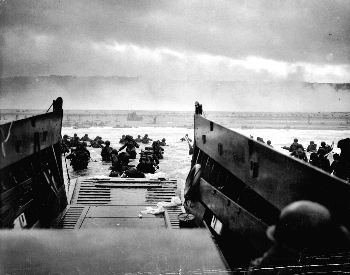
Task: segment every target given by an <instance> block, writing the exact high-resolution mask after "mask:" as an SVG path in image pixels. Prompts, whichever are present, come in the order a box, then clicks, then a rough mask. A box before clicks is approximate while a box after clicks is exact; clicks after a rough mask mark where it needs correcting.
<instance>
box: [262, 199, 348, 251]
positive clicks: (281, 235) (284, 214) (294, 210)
mask: <svg viewBox="0 0 350 275" xmlns="http://www.w3.org/2000/svg"><path fill="white" fill-rule="evenodd" d="M266 233H267V237H268V238H269V239H270V240H272V241H273V242H275V243H276V244H279V245H282V246H286V247H288V248H289V249H292V250H293V251H296V252H300V251H302V250H303V251H304V250H305V249H307V250H308V251H314V252H317V253H320V252H321V251H322V250H323V251H325V250H326V251H329V249H330V248H331V247H334V245H335V246H340V245H346V246H347V245H349V238H348V236H347V232H344V229H343V228H342V227H340V226H339V225H337V224H336V223H335V222H334V221H333V220H332V218H331V213H330V211H329V210H328V209H327V208H326V207H324V206H323V205H321V204H319V203H316V202H311V201H296V202H293V203H291V204H289V205H287V206H286V207H285V208H284V209H282V211H281V214H280V216H279V219H278V221H277V223H276V224H275V225H273V226H270V227H269V228H268V229H267V232H266ZM342 242H344V243H343V244H342Z"/></svg>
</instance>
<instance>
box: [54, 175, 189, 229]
mask: <svg viewBox="0 0 350 275" xmlns="http://www.w3.org/2000/svg"><path fill="white" fill-rule="evenodd" d="M179 193H180V186H179V185H178V181H177V180H158V179H157V180H150V179H130V178H107V177H106V178H79V179H77V182H76V184H75V188H74V191H73V194H72V198H71V204H70V205H69V206H68V207H67V209H66V212H65V213H64V215H63V216H62V218H61V219H60V220H59V222H58V223H57V224H56V225H55V226H54V227H55V228H59V229H83V228H91V227H93V228H98V227H103V228H104V227H107V228H115V227H123V228H124V227H126V228H131V227H136V228H137V227H140V228H147V229H149V228H167V229H179V228H180V227H179V220H178V215H179V214H180V213H182V212H183V211H184V208H183V207H181V206H175V207H169V208H166V210H165V213H163V214H159V215H152V214H144V215H142V217H139V214H140V212H141V211H143V210H145V208H146V207H152V208H157V203H158V202H161V201H165V202H170V201H171V198H172V197H174V196H176V195H178V194H179Z"/></svg>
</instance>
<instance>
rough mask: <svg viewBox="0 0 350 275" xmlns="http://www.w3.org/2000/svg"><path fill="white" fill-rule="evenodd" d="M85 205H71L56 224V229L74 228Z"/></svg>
mask: <svg viewBox="0 0 350 275" xmlns="http://www.w3.org/2000/svg"><path fill="white" fill-rule="evenodd" d="M84 209H85V207H84V206H80V205H79V206H78V205H71V206H70V207H69V208H68V210H67V212H66V213H65V214H64V216H63V217H62V219H61V220H60V221H59V223H58V224H57V226H56V228H57V229H74V228H75V226H76V224H77V222H78V220H79V218H80V216H81V214H82V213H83V211H84Z"/></svg>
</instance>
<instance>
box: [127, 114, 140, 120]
mask: <svg viewBox="0 0 350 275" xmlns="http://www.w3.org/2000/svg"><path fill="white" fill-rule="evenodd" d="M126 120H127V121H142V120H143V117H142V116H138V115H137V114H136V112H132V113H129V114H128V116H127V118H126Z"/></svg>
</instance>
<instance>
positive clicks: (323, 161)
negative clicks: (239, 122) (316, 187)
mask: <svg viewBox="0 0 350 275" xmlns="http://www.w3.org/2000/svg"><path fill="white" fill-rule="evenodd" d="M250 137H251V138H253V137H252V136H250ZM257 140H258V141H260V142H262V143H265V141H264V139H263V138H261V137H257ZM266 143H267V145H269V146H271V147H273V146H272V144H271V141H270V140H268V141H267V142H266ZM349 143H350V139H349V138H346V139H342V140H340V141H339V142H338V144H337V147H338V148H340V150H341V154H340V155H339V154H337V153H335V154H333V162H332V163H330V161H329V159H328V156H329V154H330V153H331V152H332V151H333V146H334V142H332V144H331V145H328V144H326V142H324V141H322V142H321V146H320V147H319V148H317V144H315V142H314V141H310V144H309V145H308V146H307V147H306V149H305V148H304V146H303V145H302V144H300V143H299V142H298V139H297V138H295V139H294V141H293V143H292V144H291V145H290V146H283V147H282V148H283V149H285V150H288V151H289V152H290V155H291V156H292V157H295V158H298V159H300V160H303V161H305V162H308V163H310V164H311V165H313V166H316V167H318V168H320V169H322V170H324V171H326V172H328V173H330V174H333V175H335V176H337V177H339V178H342V179H344V180H347V181H349V179H350V163H349V162H350V153H349V147H350V144H349ZM306 153H309V154H310V156H309V159H308V157H307V154H306Z"/></svg>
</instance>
